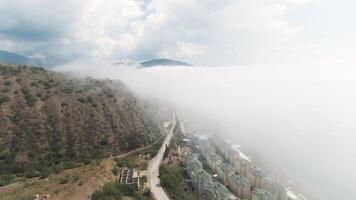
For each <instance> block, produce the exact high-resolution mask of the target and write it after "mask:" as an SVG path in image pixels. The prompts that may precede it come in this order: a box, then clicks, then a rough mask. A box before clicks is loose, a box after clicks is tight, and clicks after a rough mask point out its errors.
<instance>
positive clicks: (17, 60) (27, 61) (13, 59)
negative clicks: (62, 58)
mask: <svg viewBox="0 0 356 200" xmlns="http://www.w3.org/2000/svg"><path fill="white" fill-rule="evenodd" d="M0 61H1V62H4V63H8V64H19V65H36V66H41V65H42V62H41V60H40V59H33V58H29V57H26V56H22V55H19V54H16V53H12V52H7V51H0Z"/></svg>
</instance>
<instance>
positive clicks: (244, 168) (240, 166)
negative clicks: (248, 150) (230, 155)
mask: <svg viewBox="0 0 356 200" xmlns="http://www.w3.org/2000/svg"><path fill="white" fill-rule="evenodd" d="M251 166H252V164H251V162H250V161H249V160H246V159H243V158H241V159H240V160H239V161H238V162H236V163H234V169H235V171H236V172H237V173H238V174H240V175H242V176H245V177H246V176H247V172H248V170H249V168H250V167H251Z"/></svg>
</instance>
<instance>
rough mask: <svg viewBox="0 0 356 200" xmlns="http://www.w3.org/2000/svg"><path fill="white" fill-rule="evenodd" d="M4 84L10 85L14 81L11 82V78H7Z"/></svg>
mask: <svg viewBox="0 0 356 200" xmlns="http://www.w3.org/2000/svg"><path fill="white" fill-rule="evenodd" d="M4 85H6V86H10V85H12V82H11V81H9V80H6V81H4Z"/></svg>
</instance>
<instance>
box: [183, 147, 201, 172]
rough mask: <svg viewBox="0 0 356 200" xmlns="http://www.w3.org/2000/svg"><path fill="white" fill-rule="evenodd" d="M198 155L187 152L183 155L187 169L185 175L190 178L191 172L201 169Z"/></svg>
mask: <svg viewBox="0 0 356 200" xmlns="http://www.w3.org/2000/svg"><path fill="white" fill-rule="evenodd" d="M198 158H199V155H198V154H193V153H189V154H188V155H187V156H186V157H185V165H186V169H187V175H188V177H189V178H192V173H193V172H200V171H202V170H203V165H202V163H201V162H200V161H199V159H198Z"/></svg>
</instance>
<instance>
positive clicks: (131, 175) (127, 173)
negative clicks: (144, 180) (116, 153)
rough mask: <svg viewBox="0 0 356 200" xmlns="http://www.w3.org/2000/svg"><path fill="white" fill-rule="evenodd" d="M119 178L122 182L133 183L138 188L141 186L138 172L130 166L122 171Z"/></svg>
mask: <svg viewBox="0 0 356 200" xmlns="http://www.w3.org/2000/svg"><path fill="white" fill-rule="evenodd" d="M119 180H120V183H121V184H128V185H133V186H134V187H135V188H136V189H137V190H138V189H139V187H140V177H139V175H138V172H136V171H134V170H133V169H130V168H126V169H123V170H122V171H121V174H120V179H119Z"/></svg>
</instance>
